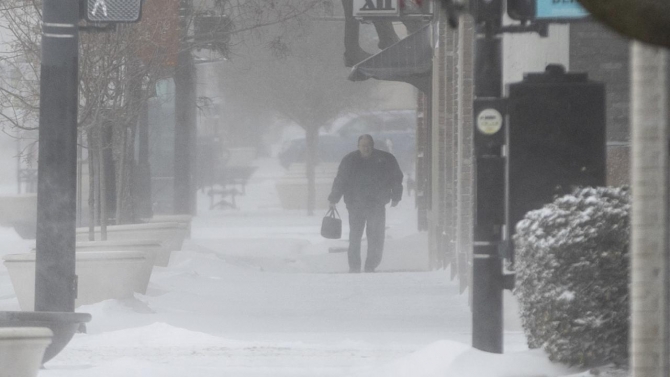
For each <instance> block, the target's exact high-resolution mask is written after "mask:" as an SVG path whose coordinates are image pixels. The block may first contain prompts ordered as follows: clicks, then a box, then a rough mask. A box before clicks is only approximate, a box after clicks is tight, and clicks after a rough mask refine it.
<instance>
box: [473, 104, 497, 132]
mask: <svg viewBox="0 0 670 377" xmlns="http://www.w3.org/2000/svg"><path fill="white" fill-rule="evenodd" d="M502 125H503V117H502V114H500V111H498V110H496V109H484V110H482V111H481V112H480V113H479V114H478V115H477V129H478V130H479V132H481V133H483V134H484V135H493V134H495V133H497V132H498V131H500V129H501V128H502Z"/></svg>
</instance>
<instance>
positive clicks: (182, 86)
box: [174, 0, 197, 215]
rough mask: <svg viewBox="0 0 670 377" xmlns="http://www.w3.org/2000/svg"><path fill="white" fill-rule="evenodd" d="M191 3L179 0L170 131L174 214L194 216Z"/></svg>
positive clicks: (193, 79)
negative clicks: (180, 36) (172, 133)
mask: <svg viewBox="0 0 670 377" xmlns="http://www.w3.org/2000/svg"><path fill="white" fill-rule="evenodd" d="M192 7H193V4H192V0H181V6H180V12H181V14H180V17H181V29H182V30H181V33H182V43H181V45H180V48H179V53H178V55H177V68H176V71H175V77H174V83H175V117H176V119H175V120H176V121H175V132H174V213H175V214H184V215H189V214H194V213H195V194H196V190H195V188H194V184H195V180H194V179H193V174H194V171H193V149H194V148H193V146H194V143H195V133H196V115H197V114H196V82H195V62H194V61H193V55H192V54H191V49H190V47H189V45H188V42H185V40H186V39H187V37H188V26H189V16H190V14H191V12H192Z"/></svg>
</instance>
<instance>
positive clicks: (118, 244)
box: [76, 240, 163, 294]
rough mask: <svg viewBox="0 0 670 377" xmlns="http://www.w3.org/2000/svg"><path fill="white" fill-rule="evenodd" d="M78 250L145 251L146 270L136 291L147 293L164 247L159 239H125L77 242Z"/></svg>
mask: <svg viewBox="0 0 670 377" xmlns="http://www.w3.org/2000/svg"><path fill="white" fill-rule="evenodd" d="M76 250H77V252H90V251H143V252H144V253H145V254H146V255H145V256H146V261H145V263H144V272H143V273H142V276H141V277H142V279H139V280H138V283H139V285H138V286H137V288H136V290H135V292H137V293H142V294H145V293H147V287H148V286H149V280H150V279H151V272H152V271H153V268H154V263H156V257H157V255H158V254H159V253H161V252H162V251H163V247H162V246H161V243H160V242H159V241H158V240H125V241H86V242H77V244H76Z"/></svg>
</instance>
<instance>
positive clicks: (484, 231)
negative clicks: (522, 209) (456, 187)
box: [472, 22, 505, 353]
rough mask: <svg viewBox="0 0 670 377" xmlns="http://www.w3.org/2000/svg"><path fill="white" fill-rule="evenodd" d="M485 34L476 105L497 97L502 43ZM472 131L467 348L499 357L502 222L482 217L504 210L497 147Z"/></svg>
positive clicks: (485, 29)
mask: <svg viewBox="0 0 670 377" xmlns="http://www.w3.org/2000/svg"><path fill="white" fill-rule="evenodd" d="M490 29H491V28H490V25H489V24H488V22H487V23H486V24H483V25H481V26H480V30H478V31H479V34H478V35H477V39H476V42H475V98H476V99H477V100H481V99H499V98H500V97H501V96H502V41H501V38H500V36H498V35H495V34H494V33H493V32H491V30H490ZM474 132H475V141H476V142H475V161H476V162H475V164H476V173H475V174H476V175H475V177H476V178H475V179H476V183H475V187H476V199H475V200H476V211H475V213H476V219H475V227H474V246H473V256H472V280H473V281H472V346H473V347H475V348H477V349H480V350H482V351H487V352H493V353H502V352H503V313H502V304H503V303H502V290H503V284H502V261H501V259H500V256H499V253H498V249H499V246H500V243H501V241H502V225H503V222H504V220H503V221H498V220H494V219H491V218H486V217H487V215H488V214H490V213H492V212H491V207H497V208H501V207H502V208H504V198H505V196H504V193H505V187H504V164H502V161H503V156H502V149H501V147H502V144H501V143H498V144H495V143H494V144H493V145H487V146H484V145H482V144H479V143H477V136H478V132H477V131H476V130H475V131H474ZM503 142H504V140H503ZM501 176H502V177H503V179H502V182H501V179H500V178H501Z"/></svg>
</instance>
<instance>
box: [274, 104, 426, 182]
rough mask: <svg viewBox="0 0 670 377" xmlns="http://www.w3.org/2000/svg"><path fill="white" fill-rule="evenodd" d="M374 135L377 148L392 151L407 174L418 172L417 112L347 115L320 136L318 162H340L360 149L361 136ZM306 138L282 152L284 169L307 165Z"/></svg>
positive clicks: (400, 111)
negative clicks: (416, 158)
mask: <svg viewBox="0 0 670 377" xmlns="http://www.w3.org/2000/svg"><path fill="white" fill-rule="evenodd" d="M363 134H370V135H372V137H373V139H374V140H375V148H377V149H380V150H383V151H387V152H391V153H393V155H394V156H395V157H396V158H397V159H398V163H399V164H400V168H401V169H402V170H403V172H404V173H405V174H410V173H411V172H412V171H413V170H414V160H415V154H416V111H415V110H386V111H370V112H365V113H358V114H347V115H344V116H341V117H339V118H337V119H335V121H333V122H332V123H331V124H330V125H329V126H328V127H326V129H325V130H324V131H322V132H321V134H320V135H319V146H318V149H317V163H318V162H340V161H341V160H342V158H343V157H344V156H345V155H346V154H347V153H349V152H351V151H354V150H355V149H356V145H357V141H358V137H359V136H360V135H363ZM306 149H307V148H306V142H305V138H304V137H303V138H298V139H293V140H291V141H289V142H288V143H287V144H286V145H285V147H284V148H283V151H282V152H281V153H279V160H280V163H281V164H282V166H284V168H288V167H289V166H290V165H291V164H292V163H296V162H305V151H306Z"/></svg>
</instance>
